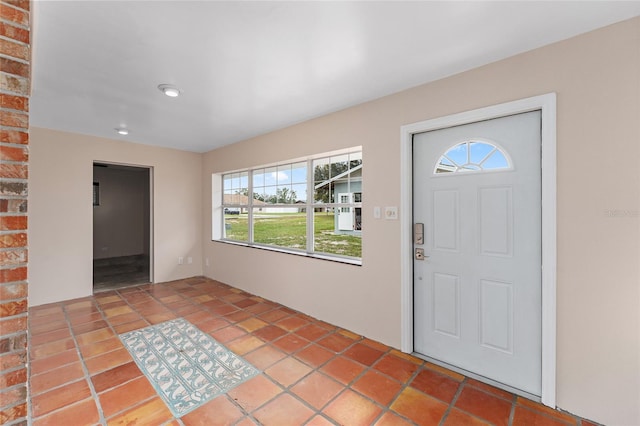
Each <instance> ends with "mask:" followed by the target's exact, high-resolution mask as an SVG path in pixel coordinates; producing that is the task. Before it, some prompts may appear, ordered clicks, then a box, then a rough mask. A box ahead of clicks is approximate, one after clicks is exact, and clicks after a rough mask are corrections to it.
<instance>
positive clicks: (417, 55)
mask: <svg viewBox="0 0 640 426" xmlns="http://www.w3.org/2000/svg"><path fill="white" fill-rule="evenodd" d="M638 15H640V1H622V2H611V1H597V2H590V1H569V2H560V1H539V2H513V1H511V2H509V1H502V2H489V1H469V2H460V1H429V2H427V1H413V2H400V1H383V2H372V1H357V2H347V1H340V2H328V1H299V2H274V1H257V2H244V1H195V2H191V1H177V0H176V1H50V0H36V2H35V5H34V19H33V21H34V42H33V45H34V51H33V93H32V97H31V116H30V120H31V125H32V126H36V127H46V128H53V129H59V130H65V131H71V132H77V133H83V134H90V135H96V136H102V137H108V138H121V139H124V140H127V141H131V142H139V143H144V144H152V145H158V146H165V147H174V148H178V149H183V150H189V151H196V152H204V151H208V150H211V149H213V148H216V147H219V146H222V145H226V144H230V143H234V142H237V141H240V140H243V139H247V138H249V137H252V136H256V135H260V134H263V133H267V132H269V131H272V130H275V129H279V128H282V127H286V126H289V125H291V124H294V123H298V122H301V121H304V120H308V119H310V118H313V117H318V116H321V115H324V114H327V113H330V112H333V111H337V110H340V109H344V108H347V107H349V106H352V105H356V104H359V103H362V102H364V101H368V100H371V99H375V98H379V97H381V96H384V95H388V94H391V93H394V92H398V91H400V90H403V89H407V88H409V87H413V86H416V85H419V84H422V83H426V82H429V81H433V80H436V79H439V78H442V77H445V76H448V75H452V74H455V73H459V72H461V71H464V70H468V69H471V68H475V67H478V66H481V65H484V64H487V63H490V62H493V61H496V60H499V59H502V58H506V57H509V56H512V55H515V54H517V53H520V52H524V51H527V50H531V49H534V48H536V47H539V46H543V45H546V44H549V43H552V42H555V41H558V40H562V39H566V38H569V37H572V36H574V35H577V34H580V33H584V32H587V31H590V30H592V29H595V28H598V27H602V26H605V25H608V24H611V23H614V22H617V21H621V20H624V19H627V18H631V17H633V16H638ZM161 83H169V84H174V85H176V86H178V87H179V88H180V89H181V90H182V95H181V96H180V97H179V98H175V99H172V98H168V97H166V96H164V95H162V94H161V93H160V91H159V90H158V89H157V86H158V85H159V84H161ZM117 127H126V128H128V129H129V130H130V134H129V135H128V136H119V135H118V134H116V132H115V130H114V129H115V128H117Z"/></svg>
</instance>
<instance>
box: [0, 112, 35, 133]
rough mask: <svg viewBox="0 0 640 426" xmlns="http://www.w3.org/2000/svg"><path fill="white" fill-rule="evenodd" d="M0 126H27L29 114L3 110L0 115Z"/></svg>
mask: <svg viewBox="0 0 640 426" xmlns="http://www.w3.org/2000/svg"><path fill="white" fill-rule="evenodd" d="M0 126H7V127H22V128H24V129H26V128H28V127H29V115H28V114H23V113H20V112H12V111H3V113H2V115H0Z"/></svg>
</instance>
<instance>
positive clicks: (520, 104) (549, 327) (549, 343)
mask: <svg viewBox="0 0 640 426" xmlns="http://www.w3.org/2000/svg"><path fill="white" fill-rule="evenodd" d="M535 110H541V111H542V131H541V134H542V395H541V399H542V403H543V404H545V405H547V406H549V407H553V408H555V406H556V94H555V93H549V94H546V95H540V96H534V97H531V98H526V99H521V100H517V101H513V102H507V103H503V104H499V105H493V106H489V107H486V108H480V109H476V110H472V111H466V112H462V113H459V114H453V115H449V116H446V117H440V118H435V119H432V120H427V121H421V122H419V123H413V124H408V125H405V126H402V127H401V128H400V138H401V146H400V149H401V157H400V158H401V164H400V170H401V177H400V183H401V185H400V188H401V191H400V202H401V206H402V209H401V210H400V211H401V212H402V214H401V215H400V228H401V231H402V233H401V241H400V242H401V250H400V253H401V262H402V264H401V315H402V321H401V327H402V330H401V333H402V336H401V349H402V351H403V352H406V353H412V352H413V241H412V236H413V231H412V228H413V217H412V216H413V199H412V194H413V172H412V161H413V158H412V142H413V135H414V134H416V133H423V132H427V131H431V130H437V129H443V128H447V127H452V126H458V125H463V124H469V123H474V122H477V121H482V120H489V119H493V118H499V117H504V116H507V115H513V114H518V113H522V112H529V111H535Z"/></svg>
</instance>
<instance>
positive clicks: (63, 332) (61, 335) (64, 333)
mask: <svg viewBox="0 0 640 426" xmlns="http://www.w3.org/2000/svg"><path fill="white" fill-rule="evenodd" d="M70 338H71V332H70V331H69V327H65V328H60V329H58V330H54V331H49V332H47V333H42V334H38V335H36V336H32V337H31V344H32V345H34V346H38V345H42V344H43V343H49V342H55V341H56V340H66V339H70Z"/></svg>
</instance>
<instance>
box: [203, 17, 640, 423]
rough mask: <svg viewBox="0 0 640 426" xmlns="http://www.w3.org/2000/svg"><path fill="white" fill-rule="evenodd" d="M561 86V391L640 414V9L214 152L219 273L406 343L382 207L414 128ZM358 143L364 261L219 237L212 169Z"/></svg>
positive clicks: (394, 255) (393, 192) (211, 245)
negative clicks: (376, 213)
mask: <svg viewBox="0 0 640 426" xmlns="http://www.w3.org/2000/svg"><path fill="white" fill-rule="evenodd" d="M549 92H556V93H557V97H558V105H557V107H558V118H557V119H558V121H557V128H558V131H557V142H558V149H557V151H558V152H557V155H558V188H557V189H558V212H557V213H558V293H557V298H558V318H557V320H558V323H557V331H558V353H557V361H558V366H557V367H558V374H557V403H558V406H559V407H561V408H563V409H565V410H568V411H570V412H574V413H576V414H578V415H581V416H584V417H587V418H591V419H594V420H596V421H600V422H604V423H608V424H628V425H631V424H640V408H639V407H640V266H639V265H640V217H639V214H638V212H640V167H639V166H638V163H639V160H640V143H639V141H640V125H639V122H640V18H636V19H634V20H630V21H627V22H623V23H621V24H617V25H614V26H611V27H608V28H604V29H601V30H598V31H595V32H592V33H589V34H585V35H582V36H579V37H576V38H574V39H570V40H567V41H564V42H560V43H557V44H554V45H551V46H547V47H544V48H541V49H537V50H534V51H531V52H528V53H525V54H522V55H518V56H516V57H513V58H510V59H507V60H504V61H500V62H497V63H494V64H491V65H488V66H485V67H482V68H478V69H475V70H471V71H469V72H465V73H462V74H459V75H456V76H452V77H450V78H446V79H443V80H440V81H437V82H434V83H430V84H426V85H423V86H419V87H416V88H414V89H411V90H407V91H404V92H401V93H398V94H395V95H392V96H388V97H385V98H382V99H379V100H376V101H372V102H368V103H365V104H362V105H359V106H356V107H353V108H349V109H346V110H344V111H341V112H338V113H335V114H331V115H327V116H324V117H321V118H318V119H315V120H312V121H309V122H306V123H302V124H300V125H296V126H293V127H289V128H286V129H282V130H280V131H277V132H273V133H271V134H267V135H264V136H260V137H257V138H254V139H250V140H247V141H244V142H241V143H237V144H234V145H230V146H227V147H224V148H221V149H217V150H215V151H212V152H209V153H207V154H206V155H205V157H204V169H203V182H204V186H203V199H204V218H203V220H204V222H203V226H204V235H205V237H204V238H205V244H204V256H205V258H207V259H208V260H209V261H210V266H209V267H205V269H204V271H205V274H206V275H207V276H209V277H212V278H215V279H218V280H220V281H223V282H226V283H228V284H231V285H233V286H236V287H239V288H242V289H245V290H247V291H249V292H252V293H255V294H258V295H261V296H264V297H266V298H269V299H273V300H276V301H278V302H281V303H284V304H286V305H288V306H290V307H292V308H295V309H299V310H301V311H303V312H306V313H308V314H311V315H313V316H316V317H318V318H321V319H323V320H325V321H328V322H332V323H334V324H337V325H340V326H342V327H345V328H348V329H351V330H353V331H355V332H358V333H361V334H364V335H366V336H368V337H370V338H373V339H377V340H379V341H382V342H384V343H387V344H390V345H392V346H395V347H399V346H400V334H401V333H400V331H401V330H400V267H401V261H402V259H400V256H399V253H400V227H399V222H396V221H387V220H384V219H374V218H373V214H372V212H373V207H374V206H398V205H399V203H400V197H399V194H400V127H401V126H402V125H405V124H410V123H414V122H418V121H423V120H427V119H431V118H436V117H442V116H446V115H449V114H453V113H458V112H462V111H467V110H471V109H476V108H481V107H485V106H489V105H495V104H499V103H503V102H507V101H511V100H516V99H522V98H526V97H530V96H535V95H540V94H544V93H549ZM353 145H362V146H363V159H364V168H363V186H364V191H363V264H362V266H361V267H358V266H352V265H344V264H339V263H334V262H327V261H322V260H315V259H308V258H304V257H298V256H293V255H286V254H280V253H274V252H268V251H264V250H257V249H250V248H245V247H239V246H233V245H229V244H224V243H219V242H211V241H210V236H211V221H210V217H211V189H212V188H211V174H212V173H219V172H224V171H228V170H234V169H239V168H244V167H250V166H255V165H260V164H267V163H271V162H276V161H282V160H286V159H289V158H297V157H302V156H305V155H311V154H317V153H320V152H325V151H330V150H335V149H341V148H346V147H350V146H353ZM400 207H401V208H410V206H400ZM610 211H617V212H627V213H617V215H616V213H614V214H613V215H612V214H608V213H607V212H610Z"/></svg>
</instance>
